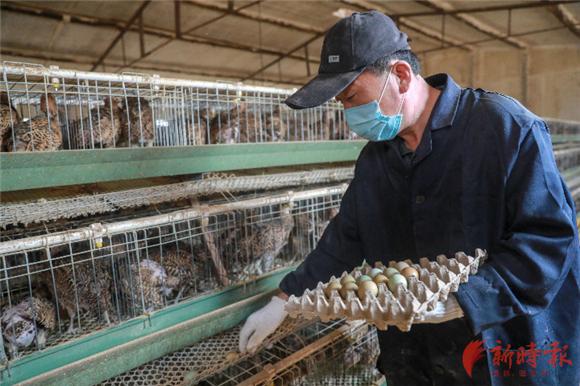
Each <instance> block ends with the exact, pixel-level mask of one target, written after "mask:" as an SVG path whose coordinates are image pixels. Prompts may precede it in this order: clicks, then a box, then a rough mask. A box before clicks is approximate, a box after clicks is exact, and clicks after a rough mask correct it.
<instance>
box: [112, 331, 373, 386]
mask: <svg viewBox="0 0 580 386" xmlns="http://www.w3.org/2000/svg"><path fill="white" fill-rule="evenodd" d="M239 331H240V326H237V327H235V328H232V329H230V330H228V331H225V332H224V333H221V334H218V335H215V336H212V337H211V338H208V339H206V340H203V341H201V342H198V343H196V344H194V345H192V346H190V347H186V348H184V349H182V350H179V351H176V352H173V353H171V354H168V355H166V356H164V357H162V358H159V359H156V360H154V361H152V362H149V363H147V364H144V365H142V366H140V367H138V368H135V369H133V370H131V371H128V372H126V373H124V374H121V375H118V376H116V377H114V378H111V379H109V380H107V381H105V382H103V383H102V385H107V386H113V385H184V384H197V385H204V386H218V385H219V386H226V385H239V384H248V385H250V384H251V385H259V384H267V385H349V384H350V385H371V384H373V381H376V380H378V379H379V378H380V377H379V376H378V374H377V372H376V370H374V365H375V362H376V359H377V357H378V354H379V345H378V338H377V335H376V330H375V329H374V328H371V327H369V326H368V325H366V324H362V323H355V324H350V325H349V324H346V323H345V322H344V321H332V322H328V323H322V322H320V321H312V320H310V321H306V320H303V319H288V320H286V321H285V322H284V323H283V324H282V326H280V327H279V328H278V329H277V330H276V332H275V333H274V334H273V335H271V336H270V337H268V338H267V340H266V341H265V342H264V343H262V346H261V348H260V349H259V350H258V351H257V353H256V354H253V355H252V354H249V353H244V354H242V353H239V352H238V339H239Z"/></svg>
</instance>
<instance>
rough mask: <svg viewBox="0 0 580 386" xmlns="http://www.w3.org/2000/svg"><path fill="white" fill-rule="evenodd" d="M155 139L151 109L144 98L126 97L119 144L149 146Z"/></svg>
mask: <svg viewBox="0 0 580 386" xmlns="http://www.w3.org/2000/svg"><path fill="white" fill-rule="evenodd" d="M154 141H155V124H154V122H153V110H152V109H151V106H150V105H149V102H148V101H147V100H146V99H145V98H137V97H127V100H126V106H125V110H124V111H123V119H122V126H121V135H120V138H119V146H125V147H127V146H130V147H136V146H141V147H144V146H145V147H150V146H153V142H154Z"/></svg>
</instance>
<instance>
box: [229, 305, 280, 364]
mask: <svg viewBox="0 0 580 386" xmlns="http://www.w3.org/2000/svg"><path fill="white" fill-rule="evenodd" d="M285 304H286V301H285V300H284V299H282V298H280V297H278V296H273V297H272V300H270V303H268V304H266V305H265V306H264V307H262V308H260V309H259V310H258V311H256V312H254V313H253V314H252V315H250V316H249V317H248V320H246V323H244V327H242V331H241V332H240V352H241V353H245V352H250V353H252V354H253V353H254V352H255V351H256V349H257V348H258V346H259V345H260V344H261V343H262V342H263V341H264V339H266V337H268V335H270V334H271V333H273V332H274V331H276V329H277V328H278V327H279V326H280V325H281V324H282V322H283V321H284V319H285V318H286V315H288V313H287V312H286V310H284V305H285Z"/></svg>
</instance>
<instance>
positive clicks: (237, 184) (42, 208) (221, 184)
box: [0, 167, 354, 227]
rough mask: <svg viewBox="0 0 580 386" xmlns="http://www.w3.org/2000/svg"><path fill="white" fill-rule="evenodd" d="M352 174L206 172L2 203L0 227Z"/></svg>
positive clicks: (325, 171) (328, 171)
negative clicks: (184, 178)
mask: <svg viewBox="0 0 580 386" xmlns="http://www.w3.org/2000/svg"><path fill="white" fill-rule="evenodd" d="M353 174H354V170H353V168H352V167H344V168H326V169H317V170H307V171H297V172H289V173H276V174H266V175H255V176H254V175H252V176H235V175H232V174H225V173H207V174H204V175H202V176H201V178H200V179H197V180H192V181H187V182H181V183H175V184H169V185H160V186H152V187H146V188H140V189H130V190H123V191H116V192H110V193H100V194H91V195H82V196H75V197H66V198H60V199H53V200H46V199H42V200H36V201H32V202H17V203H13V204H5V205H2V206H0V227H6V226H8V225H16V224H24V225H26V224H30V223H38V222H45V221H52V220H56V219H61V218H74V217H81V216H88V215H95V214H101V213H109V212H116V211H119V210H121V209H127V208H136V207H140V206H149V205H155V204H162V203H167V202H172V201H178V200H184V199H189V198H192V197H197V196H201V195H215V194H220V193H224V194H235V193H240V192H247V191H252V190H254V191H258V190H274V189H279V188H282V187H288V186H312V185H316V184H325V183H332V182H339V181H347V180H350V179H352V177H353Z"/></svg>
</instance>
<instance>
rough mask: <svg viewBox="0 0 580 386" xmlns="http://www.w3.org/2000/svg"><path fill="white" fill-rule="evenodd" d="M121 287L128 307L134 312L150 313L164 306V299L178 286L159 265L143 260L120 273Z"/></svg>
mask: <svg viewBox="0 0 580 386" xmlns="http://www.w3.org/2000/svg"><path fill="white" fill-rule="evenodd" d="M121 283H122V284H121V285H122V288H123V293H124V296H125V299H126V300H127V303H128V305H129V306H130V307H131V308H132V309H133V310H134V311H136V312H144V313H150V312H152V311H153V310H156V309H159V308H161V307H163V306H164V305H165V299H166V298H167V297H168V296H170V295H171V293H172V292H173V291H174V290H175V288H177V286H178V285H179V279H178V278H177V277H174V276H170V275H168V274H167V271H166V270H165V268H163V266H161V265H160V264H159V263H157V262H155V261H153V260H151V259H143V260H141V261H140V262H135V263H132V264H131V265H130V267H129V269H128V270H124V272H123V273H122V279H121Z"/></svg>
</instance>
